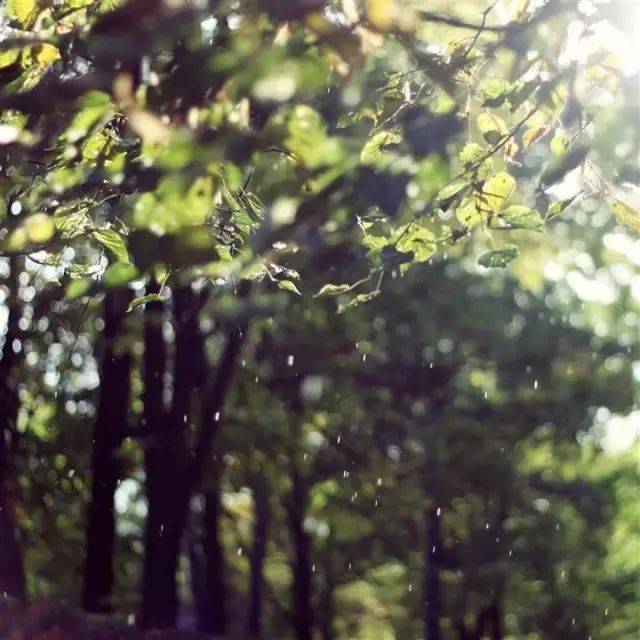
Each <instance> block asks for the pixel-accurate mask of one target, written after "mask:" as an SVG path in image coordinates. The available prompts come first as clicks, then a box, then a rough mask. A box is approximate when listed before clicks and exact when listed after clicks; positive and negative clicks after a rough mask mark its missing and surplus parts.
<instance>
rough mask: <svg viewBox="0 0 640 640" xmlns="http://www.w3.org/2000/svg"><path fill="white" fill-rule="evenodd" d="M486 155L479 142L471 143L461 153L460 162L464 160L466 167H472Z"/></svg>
mask: <svg viewBox="0 0 640 640" xmlns="http://www.w3.org/2000/svg"><path fill="white" fill-rule="evenodd" d="M484 155H485V151H484V149H483V148H482V147H481V146H480V145H479V144H478V143H477V142H470V143H469V144H466V145H465V146H464V147H463V148H462V151H460V160H462V162H464V164H465V165H470V164H474V163H475V162H478V161H479V160H480V159H481V158H482V157H483V156H484Z"/></svg>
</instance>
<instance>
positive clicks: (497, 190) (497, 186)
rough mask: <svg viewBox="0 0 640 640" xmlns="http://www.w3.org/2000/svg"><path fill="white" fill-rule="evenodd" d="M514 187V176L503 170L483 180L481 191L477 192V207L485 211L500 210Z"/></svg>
mask: <svg viewBox="0 0 640 640" xmlns="http://www.w3.org/2000/svg"><path fill="white" fill-rule="evenodd" d="M515 187H516V181H515V178H513V177H512V176H510V175H509V174H508V173H505V172H504V171H501V172H500V173H496V174H495V175H494V176H491V177H490V178H489V179H488V180H486V181H485V183H484V185H482V192H481V193H479V194H477V198H478V201H479V203H478V208H479V209H480V210H482V211H486V212H487V213H494V212H497V211H500V210H501V209H503V208H504V205H505V204H506V202H507V200H508V199H509V197H510V196H511V194H512V193H513V190H514V189H515Z"/></svg>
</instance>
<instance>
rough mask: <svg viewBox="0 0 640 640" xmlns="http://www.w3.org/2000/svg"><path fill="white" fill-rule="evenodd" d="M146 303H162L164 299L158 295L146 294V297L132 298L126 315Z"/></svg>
mask: <svg viewBox="0 0 640 640" xmlns="http://www.w3.org/2000/svg"><path fill="white" fill-rule="evenodd" d="M148 302H164V297H163V296H162V295H161V294H159V293H148V294H147V295H146V296H139V297H137V298H134V299H133V300H132V301H131V303H130V304H129V307H128V309H127V313H130V312H131V311H135V309H138V308H139V307H143V306H144V305H145V304H147V303H148Z"/></svg>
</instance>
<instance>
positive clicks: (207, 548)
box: [198, 470, 227, 636]
mask: <svg viewBox="0 0 640 640" xmlns="http://www.w3.org/2000/svg"><path fill="white" fill-rule="evenodd" d="M216 475H218V473H217V470H216ZM220 526H221V505H220V482H219V477H216V478H215V480H214V482H213V483H212V486H211V487H210V488H209V489H208V491H207V492H206V493H205V494H204V514H203V523H202V529H203V536H202V551H203V554H204V580H203V585H202V586H203V591H202V593H201V594H200V601H199V607H198V630H199V631H203V632H204V633H210V634H213V635H217V636H222V635H224V634H225V632H226V630H227V609H226V595H227V593H226V585H225V573H226V571H225V559H224V549H223V546H222V533H221V529H220Z"/></svg>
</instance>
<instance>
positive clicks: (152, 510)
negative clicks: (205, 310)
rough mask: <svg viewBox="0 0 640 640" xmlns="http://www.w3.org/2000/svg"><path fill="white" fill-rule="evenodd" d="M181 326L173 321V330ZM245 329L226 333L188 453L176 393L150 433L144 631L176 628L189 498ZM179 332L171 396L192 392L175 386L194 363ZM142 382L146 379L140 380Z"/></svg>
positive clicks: (186, 330)
mask: <svg viewBox="0 0 640 640" xmlns="http://www.w3.org/2000/svg"><path fill="white" fill-rule="evenodd" d="M248 290H249V289H248V285H247V286H246V287H245V286H243V288H242V289H241V291H240V294H239V295H240V296H241V297H243V296H245V295H246V294H248ZM178 300H179V298H178V296H176V302H175V303H174V304H175V307H174V308H175V312H176V313H178V314H181V313H184V312H185V309H184V307H182V306H181V305H180V303H179V302H178ZM185 320H186V319H185ZM180 322H181V321H180V320H178V324H180ZM188 324H189V323H187V325H188ZM196 327H197V323H196ZM244 328H245V325H243V326H241V327H240V328H235V329H233V330H231V331H230V332H229V336H228V339H227V343H226V345H225V348H224V351H223V354H222V357H221V359H220V363H219V365H218V368H217V372H216V375H215V376H214V377H212V378H211V379H210V380H209V381H208V382H207V385H206V387H205V389H204V391H203V393H202V406H203V410H202V415H203V419H202V421H201V425H200V430H199V431H198V432H197V434H196V435H195V436H194V438H193V440H194V441H195V444H194V447H193V450H192V451H191V452H189V454H188V455H187V452H186V440H185V430H184V427H185V421H184V415H185V413H186V412H185V410H184V409H183V408H181V407H185V406H187V403H186V401H185V399H184V398H183V397H176V396H175V393H174V405H173V410H172V412H171V419H170V420H164V421H163V420H160V422H161V425H160V429H153V430H152V441H151V445H150V447H149V455H148V456H147V458H148V464H147V475H148V480H147V482H148V484H149V485H150V486H149V487H148V497H149V499H148V502H149V516H148V518H147V530H146V533H145V542H146V549H145V561H144V576H143V595H142V600H143V602H142V619H141V622H142V625H143V626H144V627H156V628H166V627H169V626H173V625H174V623H175V620H176V616H177V610H178V598H177V588H176V587H177V585H176V579H175V578H176V571H177V567H178V559H179V554H180V540H181V537H182V533H183V531H184V530H185V527H186V524H187V520H188V515H189V505H190V501H191V496H192V495H193V492H194V490H195V489H196V488H197V487H198V486H199V485H200V481H201V479H202V474H203V469H204V466H205V464H206V463H207V462H208V461H209V458H210V455H211V442H212V440H213V438H214V436H215V434H216V431H217V429H218V426H219V417H220V413H221V411H222V408H223V405H224V400H225V398H226V395H227V391H228V389H229V386H230V382H231V378H232V376H233V372H234V369H235V364H236V360H237V356H238V354H239V352H240V349H241V346H242V342H243V340H244ZM182 329H184V338H181V337H179V336H178V331H176V355H175V362H176V371H175V378H174V389H175V391H178V390H184V389H191V388H192V386H193V385H190V386H186V387H185V386H184V385H185V384H187V385H189V383H185V382H184V381H183V382H180V380H184V377H185V376H184V374H185V369H188V368H189V363H190V362H193V360H192V359H191V358H192V354H191V355H190V354H189V352H190V346H189V345H191V344H193V340H192V339H190V338H188V337H187V336H188V335H189V331H190V328H189V327H188V326H183V327H182ZM199 339H200V337H199V336H198V340H199ZM145 379H146V380H148V379H149V378H147V377H146V376H145ZM207 417H208V418H209V419H207ZM187 419H188V415H187Z"/></svg>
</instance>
